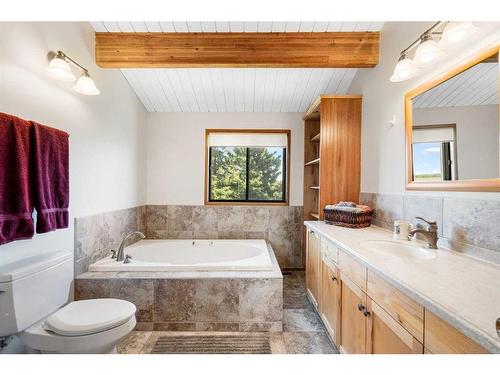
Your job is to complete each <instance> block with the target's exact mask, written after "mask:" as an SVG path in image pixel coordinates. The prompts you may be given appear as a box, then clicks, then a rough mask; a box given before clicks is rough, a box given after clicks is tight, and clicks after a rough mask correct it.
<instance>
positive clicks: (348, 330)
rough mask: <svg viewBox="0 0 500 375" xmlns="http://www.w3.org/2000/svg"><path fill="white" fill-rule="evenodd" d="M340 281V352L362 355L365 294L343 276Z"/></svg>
mask: <svg viewBox="0 0 500 375" xmlns="http://www.w3.org/2000/svg"><path fill="white" fill-rule="evenodd" d="M340 280H341V296H342V297H341V304H342V309H341V311H342V312H341V315H340V325H341V327H340V350H341V351H342V352H343V353H347V354H364V353H365V341H366V318H365V316H364V315H363V308H364V307H365V306H366V294H365V293H364V292H363V291H362V290H361V288H360V287H358V286H357V285H356V284H354V283H353V282H352V281H351V280H350V279H349V278H348V277H346V276H345V275H344V274H342V272H341V275H340Z"/></svg>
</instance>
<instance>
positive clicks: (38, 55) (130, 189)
mask: <svg viewBox="0 0 500 375" xmlns="http://www.w3.org/2000/svg"><path fill="white" fill-rule="evenodd" d="M93 33H94V31H93V30H92V28H91V26H90V24H88V23H73V22H72V23H58V22H51V23H4V22H0V111H2V112H6V113H10V114H13V115H16V116H19V117H21V118H25V119H29V120H36V121H37V122H40V123H42V124H46V125H49V126H52V127H56V128H59V129H62V130H65V131H67V132H69V133H70V213H71V219H70V223H71V226H72V225H73V217H75V216H86V215H91V214H95V213H99V212H105V211H111V210H116V209H122V208H127V207H132V206H136V205H139V204H144V203H145V149H144V146H145V136H144V126H145V122H146V112H145V109H144V107H143V105H142V104H141V103H140V102H139V101H138V99H137V98H136V96H135V94H134V93H133V92H132V90H131V89H130V87H129V85H128V83H127V81H126V80H125V78H124V77H123V76H122V74H121V73H120V72H119V71H118V70H110V69H107V70H104V69H100V68H98V67H97V66H96V65H95V64H94V62H93V61H94V58H93V51H94V46H93V41H94V35H93ZM58 49H60V50H62V51H64V52H65V53H67V54H68V55H69V56H71V57H72V58H74V59H76V60H77V61H78V62H79V63H81V64H82V65H83V66H85V67H86V68H88V69H89V72H90V74H91V76H92V77H93V78H94V80H95V82H96V84H97V86H98V87H99V89H100V90H101V95H99V96H95V97H90V96H83V95H80V94H77V93H75V92H74V91H73V90H72V89H71V86H72V84H65V83H59V82H56V81H54V80H52V79H50V78H48V77H47V76H46V75H45V73H44V69H45V67H46V66H47V59H46V55H47V53H48V52H49V51H50V50H58ZM54 249H59V250H67V251H69V252H73V229H72V228H69V229H65V230H58V231H55V232H51V233H47V234H42V235H35V237H34V238H33V239H31V240H23V241H15V242H12V243H9V244H6V245H3V246H0V264H1V263H5V262H9V261H12V260H15V259H19V258H21V257H24V256H27V255H28V254H30V253H40V252H42V251H50V250H54Z"/></svg>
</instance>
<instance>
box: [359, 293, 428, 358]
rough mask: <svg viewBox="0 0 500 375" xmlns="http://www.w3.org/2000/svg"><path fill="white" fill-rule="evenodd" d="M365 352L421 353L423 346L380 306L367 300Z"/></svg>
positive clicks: (369, 299)
mask: <svg viewBox="0 0 500 375" xmlns="http://www.w3.org/2000/svg"><path fill="white" fill-rule="evenodd" d="M367 309H368V311H369V312H370V314H369V315H368V317H367V326H368V328H367V334H366V352H367V354H422V353H423V352H424V346H423V345H422V343H420V342H419V341H418V340H417V339H416V338H415V337H413V336H412V335H411V334H410V333H409V332H408V331H407V330H406V329H405V328H404V327H403V326H402V325H401V324H399V323H398V322H397V321H396V320H395V319H394V318H393V317H392V316H390V315H389V314H388V313H387V312H386V311H385V310H384V309H383V308H382V307H380V306H379V305H378V304H376V303H375V302H373V300H372V299H371V298H368V300H367Z"/></svg>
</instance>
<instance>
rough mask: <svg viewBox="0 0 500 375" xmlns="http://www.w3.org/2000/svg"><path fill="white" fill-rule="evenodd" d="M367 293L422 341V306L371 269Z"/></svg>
mask: <svg viewBox="0 0 500 375" xmlns="http://www.w3.org/2000/svg"><path fill="white" fill-rule="evenodd" d="M367 293H368V296H370V298H372V299H373V300H374V301H375V302H377V304H379V305H380V307H382V308H383V309H384V310H385V311H387V313H388V314H389V315H390V316H391V317H392V318H393V319H395V320H396V321H397V322H399V324H401V325H402V326H403V327H404V328H406V330H407V331H408V332H410V333H411V334H412V336H414V337H415V338H416V339H417V340H418V341H420V342H424V308H423V306H421V305H419V304H418V303H417V302H415V301H413V300H412V299H411V298H409V297H408V296H407V295H406V294H404V293H403V292H401V291H400V290H399V289H397V288H395V287H393V286H392V285H390V284H389V283H387V282H386V281H385V280H383V279H382V278H381V277H380V276H378V275H376V274H374V273H373V272H371V271H368V281H367Z"/></svg>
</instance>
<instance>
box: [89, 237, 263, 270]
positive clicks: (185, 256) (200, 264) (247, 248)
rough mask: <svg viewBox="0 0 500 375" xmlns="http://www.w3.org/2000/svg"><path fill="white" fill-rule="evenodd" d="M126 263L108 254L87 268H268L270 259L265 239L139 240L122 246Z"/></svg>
mask: <svg viewBox="0 0 500 375" xmlns="http://www.w3.org/2000/svg"><path fill="white" fill-rule="evenodd" d="M124 250H125V251H124V254H126V255H130V256H131V257H132V260H131V262H130V263H128V264H124V263H123V262H117V261H116V260H115V259H111V257H107V258H104V259H101V260H99V261H98V262H96V263H94V264H91V265H90V267H89V271H237V270H243V271H268V270H272V269H273V266H272V262H271V257H270V254H269V250H268V248H267V244H266V241H264V240H142V241H139V242H137V243H135V244H133V245H132V246H128V247H126V248H125V249H124Z"/></svg>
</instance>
